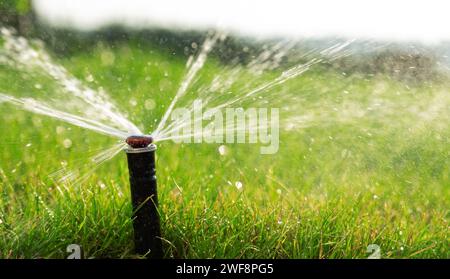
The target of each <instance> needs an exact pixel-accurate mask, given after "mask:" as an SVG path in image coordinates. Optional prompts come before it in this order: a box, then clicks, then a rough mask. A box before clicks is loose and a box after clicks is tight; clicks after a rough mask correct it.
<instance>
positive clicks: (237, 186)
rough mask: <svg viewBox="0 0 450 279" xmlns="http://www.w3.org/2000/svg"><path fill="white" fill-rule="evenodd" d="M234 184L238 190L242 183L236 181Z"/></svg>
mask: <svg viewBox="0 0 450 279" xmlns="http://www.w3.org/2000/svg"><path fill="white" fill-rule="evenodd" d="M234 186H236V188H237V189H238V190H241V189H242V186H243V185H242V182H240V181H236V183H234Z"/></svg>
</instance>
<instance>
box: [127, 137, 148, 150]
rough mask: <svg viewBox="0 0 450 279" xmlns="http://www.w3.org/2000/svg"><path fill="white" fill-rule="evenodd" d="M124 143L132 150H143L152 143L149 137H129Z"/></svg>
mask: <svg viewBox="0 0 450 279" xmlns="http://www.w3.org/2000/svg"><path fill="white" fill-rule="evenodd" d="M125 142H126V143H127V144H128V145H129V146H131V147H132V148H145V147H147V146H149V145H150V144H151V143H152V142H153V138H152V137H151V136H144V135H142V136H136V135H135V136H129V137H128V138H127V139H126V140H125Z"/></svg>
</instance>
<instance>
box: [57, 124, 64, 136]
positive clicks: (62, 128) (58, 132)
mask: <svg viewBox="0 0 450 279" xmlns="http://www.w3.org/2000/svg"><path fill="white" fill-rule="evenodd" d="M65 130H66V129H65V128H64V127H62V126H58V127H56V133H57V134H58V135H60V134H62V133H64V131H65Z"/></svg>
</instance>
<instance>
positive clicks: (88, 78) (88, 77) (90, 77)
mask: <svg viewBox="0 0 450 279" xmlns="http://www.w3.org/2000/svg"><path fill="white" fill-rule="evenodd" d="M86 80H87V81H88V82H93V81H94V77H93V76H92V75H91V74H89V75H88V76H87V77H86Z"/></svg>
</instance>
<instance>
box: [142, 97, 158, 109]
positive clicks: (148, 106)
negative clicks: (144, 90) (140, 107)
mask: <svg viewBox="0 0 450 279" xmlns="http://www.w3.org/2000/svg"><path fill="white" fill-rule="evenodd" d="M144 106H145V109H146V110H152V109H154V108H155V107H156V103H155V101H154V100H153V99H147V100H145V103H144Z"/></svg>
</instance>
